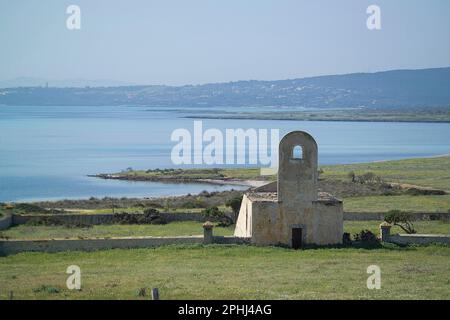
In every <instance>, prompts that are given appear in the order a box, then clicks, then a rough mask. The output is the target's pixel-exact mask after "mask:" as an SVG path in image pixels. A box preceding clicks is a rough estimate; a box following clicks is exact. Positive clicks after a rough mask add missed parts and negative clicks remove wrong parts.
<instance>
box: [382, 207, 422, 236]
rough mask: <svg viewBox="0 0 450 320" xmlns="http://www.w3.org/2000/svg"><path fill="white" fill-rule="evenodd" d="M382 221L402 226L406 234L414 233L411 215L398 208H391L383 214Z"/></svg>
mask: <svg viewBox="0 0 450 320" xmlns="http://www.w3.org/2000/svg"><path fill="white" fill-rule="evenodd" d="M384 221H386V222H387V223H390V224H393V225H394V226H398V227H400V228H402V230H403V231H405V232H406V233H407V234H413V233H416V230H415V229H414V226H413V223H412V221H413V217H412V215H411V214H410V213H408V212H403V211H400V210H391V211H388V212H387V213H386V215H385V216H384Z"/></svg>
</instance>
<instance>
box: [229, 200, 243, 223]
mask: <svg viewBox="0 0 450 320" xmlns="http://www.w3.org/2000/svg"><path fill="white" fill-rule="evenodd" d="M241 203H242V197H234V198H232V199H230V200H228V201H227V202H226V203H225V205H226V206H227V207H230V208H231V210H232V211H233V215H234V221H237V218H238V215H239V210H240V209H241Z"/></svg>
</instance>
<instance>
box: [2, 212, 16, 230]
mask: <svg viewBox="0 0 450 320" xmlns="http://www.w3.org/2000/svg"><path fill="white" fill-rule="evenodd" d="M12 223H13V218H12V214H10V213H9V212H6V213H4V214H3V216H1V217H0V230H6V229H8V228H9V227H11V225H12Z"/></svg>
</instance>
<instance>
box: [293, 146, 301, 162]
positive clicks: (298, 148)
mask: <svg viewBox="0 0 450 320" xmlns="http://www.w3.org/2000/svg"><path fill="white" fill-rule="evenodd" d="M292 159H297V160H300V159H303V147H302V146H295V147H294V148H293V149H292Z"/></svg>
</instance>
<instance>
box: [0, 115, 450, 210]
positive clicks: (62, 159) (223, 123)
mask: <svg viewBox="0 0 450 320" xmlns="http://www.w3.org/2000/svg"><path fill="white" fill-rule="evenodd" d="M188 111H189V110H188ZM192 112H195V111H193V110H190V111H189V115H192ZM193 121H194V120H193V119H188V118H183V113H180V112H179V111H174V110H172V111H170V110H169V111H160V110H159V111H151V107H33V106H27V107H9V106H0V201H19V200H20V201H24V200H27V201H29V200H41V199H62V198H67V199H68V198H88V197H91V196H94V197H103V196H114V197H121V196H127V197H130V196H136V197H152V196H167V195H178V194H186V193H196V192H200V191H202V190H209V191H213V190H224V189H230V188H231V186H213V185H208V184H166V183H157V182H127V181H117V180H102V179H96V178H89V177H87V176H86V175H87V174H94V173H100V172H117V171H120V170H123V169H126V168H127V167H132V168H134V169H149V168H167V167H175V166H174V165H173V164H172V162H171V158H170V153H171V149H172V147H173V146H174V145H175V142H172V141H171V140H170V135H171V133H172V131H173V130H174V129H177V128H186V129H188V130H190V131H192V130H193ZM203 126H204V130H206V129H208V128H217V129H220V130H222V132H223V133H224V132H225V129H227V128H229V129H233V128H234V129H236V128H243V129H248V128H254V129H262V128H267V129H279V130H280V133H281V135H283V134H284V133H287V132H289V131H291V130H305V131H308V132H309V133H311V134H312V135H313V136H314V137H315V138H316V140H317V142H318V145H319V162H320V163H321V164H336V163H355V162H367V161H377V160H387V159H401V158H410V157H422V156H433V155H439V154H449V153H450V139H449V137H450V124H448V123H392V122H386V123H383V122H376V123H371V122H314V121H310V122H301V121H267V120H203ZM234 188H237V187H236V186H234Z"/></svg>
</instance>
